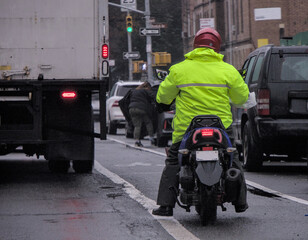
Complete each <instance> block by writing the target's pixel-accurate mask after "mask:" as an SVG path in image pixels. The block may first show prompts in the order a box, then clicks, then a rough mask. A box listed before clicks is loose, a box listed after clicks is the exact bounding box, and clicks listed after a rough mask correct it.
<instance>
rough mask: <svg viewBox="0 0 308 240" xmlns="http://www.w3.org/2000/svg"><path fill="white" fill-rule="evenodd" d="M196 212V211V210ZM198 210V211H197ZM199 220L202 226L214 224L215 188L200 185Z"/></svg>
mask: <svg viewBox="0 0 308 240" xmlns="http://www.w3.org/2000/svg"><path fill="white" fill-rule="evenodd" d="M196 210H197V209H196ZM198 210H199V209H198ZM199 214H200V220H201V224H202V226H206V225H208V224H214V223H215V222H216V219H217V196H216V190H215V188H214V187H213V186H212V187H208V186H206V185H204V184H202V183H201V184H200V213H199Z"/></svg>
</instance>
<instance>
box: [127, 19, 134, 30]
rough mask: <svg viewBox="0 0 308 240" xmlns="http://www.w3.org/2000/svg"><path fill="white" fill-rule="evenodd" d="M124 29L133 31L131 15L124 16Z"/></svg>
mask: <svg viewBox="0 0 308 240" xmlns="http://www.w3.org/2000/svg"><path fill="white" fill-rule="evenodd" d="M126 31H127V32H132V31H133V18H132V16H131V15H127V16H126Z"/></svg>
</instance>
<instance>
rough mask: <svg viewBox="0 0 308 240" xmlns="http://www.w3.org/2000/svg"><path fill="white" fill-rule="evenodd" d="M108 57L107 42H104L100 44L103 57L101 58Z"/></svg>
mask: <svg viewBox="0 0 308 240" xmlns="http://www.w3.org/2000/svg"><path fill="white" fill-rule="evenodd" d="M108 57H109V47H108V45H107V44H104V45H103V46H102V58H103V59H106V58H108Z"/></svg>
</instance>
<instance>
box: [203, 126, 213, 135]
mask: <svg viewBox="0 0 308 240" xmlns="http://www.w3.org/2000/svg"><path fill="white" fill-rule="evenodd" d="M201 135H202V137H211V136H213V135H214V129H209V128H205V129H201Z"/></svg>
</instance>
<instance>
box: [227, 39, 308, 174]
mask: <svg viewBox="0 0 308 240" xmlns="http://www.w3.org/2000/svg"><path fill="white" fill-rule="evenodd" d="M241 72H242V74H243V77H244V80H245V82H246V83H247V84H248V87H249V90H250V92H255V94H256V99H257V106H256V107H254V108H251V109H248V110H243V109H233V111H234V112H233V116H234V126H235V135H236V136H235V138H236V144H237V146H238V149H239V151H240V152H241V153H242V157H243V164H244V167H245V168H246V169H247V170H248V171H258V170H260V168H261V167H262V162H263V161H264V160H265V159H266V158H267V157H269V156H270V155H273V154H276V155H288V156H289V159H290V160H296V159H300V158H301V157H303V156H305V155H307V146H308V145H307V143H308V141H307V140H308V46H273V45H266V46H263V47H261V48H258V49H256V50H255V51H253V52H252V53H250V54H249V56H248V58H247V60H246V61H245V63H244V65H243V69H242V70H241Z"/></svg>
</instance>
